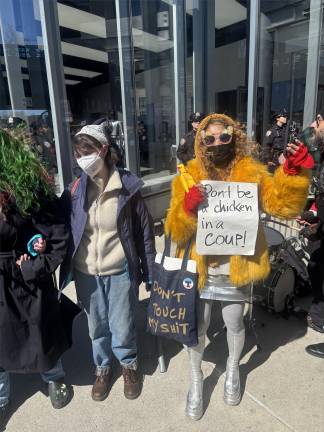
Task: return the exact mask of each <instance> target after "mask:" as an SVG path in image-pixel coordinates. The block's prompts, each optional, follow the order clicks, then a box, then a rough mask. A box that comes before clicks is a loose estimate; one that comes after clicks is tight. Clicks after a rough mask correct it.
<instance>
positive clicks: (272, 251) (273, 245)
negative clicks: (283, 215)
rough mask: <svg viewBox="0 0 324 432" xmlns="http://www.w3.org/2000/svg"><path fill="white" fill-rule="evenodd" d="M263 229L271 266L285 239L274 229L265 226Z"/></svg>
mask: <svg viewBox="0 0 324 432" xmlns="http://www.w3.org/2000/svg"><path fill="white" fill-rule="evenodd" d="M263 229H264V234H265V238H266V241H267V244H268V247H269V259H270V262H271V264H273V263H274V262H275V261H276V259H277V256H278V253H279V250H280V246H281V244H282V243H283V241H284V240H285V238H284V236H283V235H282V234H281V233H280V232H279V231H277V230H276V229H274V228H270V227H268V226H265V227H264V228H263Z"/></svg>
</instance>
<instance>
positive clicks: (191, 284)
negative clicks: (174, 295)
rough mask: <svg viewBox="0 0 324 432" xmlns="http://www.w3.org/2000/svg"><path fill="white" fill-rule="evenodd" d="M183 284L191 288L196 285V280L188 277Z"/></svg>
mask: <svg viewBox="0 0 324 432" xmlns="http://www.w3.org/2000/svg"><path fill="white" fill-rule="evenodd" d="M183 286H184V287H185V288H186V289H188V290H189V289H191V288H192V287H193V286H194V282H193V280H192V279H190V278H186V279H184V280H183Z"/></svg>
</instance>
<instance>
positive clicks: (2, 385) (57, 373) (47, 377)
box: [0, 359, 65, 407]
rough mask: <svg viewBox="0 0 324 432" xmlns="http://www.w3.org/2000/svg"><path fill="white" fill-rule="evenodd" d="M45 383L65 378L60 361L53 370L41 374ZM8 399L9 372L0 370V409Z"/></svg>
mask: <svg viewBox="0 0 324 432" xmlns="http://www.w3.org/2000/svg"><path fill="white" fill-rule="evenodd" d="M41 377H42V378H43V380H44V381H45V382H46V383H50V382H53V381H58V380H60V379H61V378H64V377H65V372H64V370H63V366H62V361H61V359H60V360H59V361H58V362H57V363H56V365H55V366H54V367H53V369H50V370H49V371H47V372H44V373H42V374H41ZM9 397H10V378H9V372H6V371H4V370H3V369H1V370H0V407H1V406H4V405H7V403H8V402H9Z"/></svg>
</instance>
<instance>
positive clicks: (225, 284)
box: [200, 275, 251, 302]
mask: <svg viewBox="0 0 324 432" xmlns="http://www.w3.org/2000/svg"><path fill="white" fill-rule="evenodd" d="M250 296H251V284H249V285H245V286H243V287H240V288H237V287H236V286H234V285H233V284H232V283H231V281H230V279H229V277H228V275H215V276H214V275H208V277H207V281H206V284H205V286H204V288H203V289H202V290H201V291H200V298H201V299H205V300H220V301H231V302H248V301H249V299H250Z"/></svg>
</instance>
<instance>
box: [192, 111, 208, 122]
mask: <svg viewBox="0 0 324 432" xmlns="http://www.w3.org/2000/svg"><path fill="white" fill-rule="evenodd" d="M204 117H205V114H203V113H201V112H195V113H192V114H191V115H190V117H189V121H190V123H194V122H197V123H200V122H201V121H202V120H203V118H204Z"/></svg>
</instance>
